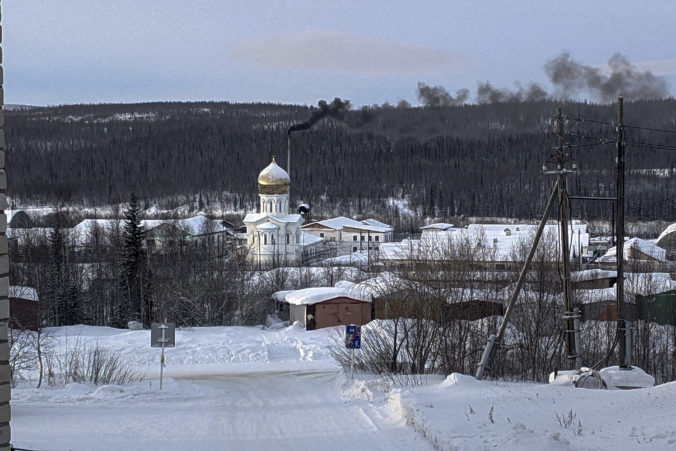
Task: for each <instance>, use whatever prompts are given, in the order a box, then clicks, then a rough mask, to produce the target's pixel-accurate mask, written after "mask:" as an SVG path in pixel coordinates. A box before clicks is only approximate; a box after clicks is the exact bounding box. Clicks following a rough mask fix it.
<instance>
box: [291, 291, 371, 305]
mask: <svg viewBox="0 0 676 451" xmlns="http://www.w3.org/2000/svg"><path fill="white" fill-rule="evenodd" d="M337 297H346V298H351V299H355V300H358V301H364V302H371V296H370V295H368V294H365V293H362V292H360V291H358V290H354V289H352V288H338V287H315V288H305V289H302V290H295V291H292V292H291V293H289V294H287V295H286V296H285V298H284V299H285V300H286V302H288V303H289V304H294V305H312V304H317V303H319V302H324V301H328V300H329V299H334V298H337Z"/></svg>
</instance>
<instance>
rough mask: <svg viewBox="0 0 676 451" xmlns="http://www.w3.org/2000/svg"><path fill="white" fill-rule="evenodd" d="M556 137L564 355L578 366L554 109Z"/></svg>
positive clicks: (560, 142) (559, 113)
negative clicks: (573, 360)
mask: <svg viewBox="0 0 676 451" xmlns="http://www.w3.org/2000/svg"><path fill="white" fill-rule="evenodd" d="M556 135H557V137H558V144H557V152H556V172H557V178H558V182H557V186H558V191H559V205H560V208H561V218H560V219H561V221H560V224H559V231H560V236H561V252H562V260H563V265H562V266H563V276H562V279H563V310H564V315H563V323H564V331H565V339H566V354H567V357H568V359H575V360H576V362H575V364H576V366H577V367H578V368H579V366H580V361H579V358H580V355H579V352H578V350H577V349H575V321H574V319H575V318H574V317H575V314H574V312H573V311H572V310H571V308H570V268H569V266H568V265H569V263H570V261H569V259H570V248H569V245H570V240H569V239H568V193H567V191H566V178H565V172H566V171H565V169H564V167H563V165H564V162H565V161H566V158H565V154H564V151H563V118H562V111H561V108H557V109H556Z"/></svg>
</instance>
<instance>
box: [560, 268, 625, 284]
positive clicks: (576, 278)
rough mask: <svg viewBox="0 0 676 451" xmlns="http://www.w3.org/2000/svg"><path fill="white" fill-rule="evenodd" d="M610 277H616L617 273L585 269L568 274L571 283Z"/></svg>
mask: <svg viewBox="0 0 676 451" xmlns="http://www.w3.org/2000/svg"><path fill="white" fill-rule="evenodd" d="M612 277H617V271H608V270H605V269H586V270H584V271H575V272H571V273H570V281H571V282H583V281H585V280H599V279H610V278H612Z"/></svg>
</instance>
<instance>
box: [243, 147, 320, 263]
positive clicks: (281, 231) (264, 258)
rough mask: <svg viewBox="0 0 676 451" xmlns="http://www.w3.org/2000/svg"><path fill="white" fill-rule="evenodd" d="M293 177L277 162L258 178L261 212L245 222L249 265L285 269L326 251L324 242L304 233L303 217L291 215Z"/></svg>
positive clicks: (252, 215)
mask: <svg viewBox="0 0 676 451" xmlns="http://www.w3.org/2000/svg"><path fill="white" fill-rule="evenodd" d="M290 185H291V180H290V178H289V174H287V173H286V171H285V170H284V169H282V168H280V167H279V166H278V165H277V163H276V162H275V159H274V158H273V159H272V162H271V163H270V164H269V165H268V166H267V167H266V168H265V169H263V170H262V171H261V172H260V174H259V175H258V196H259V199H260V203H259V212H258V213H249V214H247V215H246V217H245V218H244V224H245V225H246V237H247V239H246V243H247V248H248V254H247V258H248V259H249V262H251V263H253V264H257V265H259V266H266V267H269V266H285V265H293V264H300V263H302V262H310V261H312V260H313V259H314V258H315V256H317V257H319V256H320V255H321V254H322V253H323V251H324V249H323V247H322V244H323V242H324V239H322V238H320V237H315V236H313V235H310V234H306V233H303V232H302V231H301V224H303V217H302V216H301V215H300V214H289V188H290Z"/></svg>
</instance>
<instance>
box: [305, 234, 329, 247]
mask: <svg viewBox="0 0 676 451" xmlns="http://www.w3.org/2000/svg"><path fill="white" fill-rule="evenodd" d="M322 241H324V238H321V237H318V236H316V235H313V234H311V233H306V232H300V244H301V246H309V245H311V244H317V243H320V242H322Z"/></svg>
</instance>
